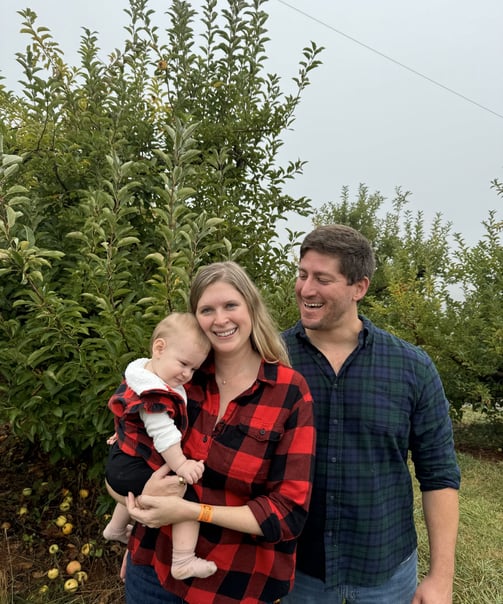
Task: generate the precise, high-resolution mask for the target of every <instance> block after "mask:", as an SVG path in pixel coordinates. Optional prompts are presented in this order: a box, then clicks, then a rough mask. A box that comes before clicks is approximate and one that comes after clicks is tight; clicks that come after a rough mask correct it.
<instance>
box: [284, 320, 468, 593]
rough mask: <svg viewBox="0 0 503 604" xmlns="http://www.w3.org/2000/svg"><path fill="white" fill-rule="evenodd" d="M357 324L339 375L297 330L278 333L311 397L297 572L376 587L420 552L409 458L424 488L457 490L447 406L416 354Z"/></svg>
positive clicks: (330, 583) (429, 367)
mask: <svg viewBox="0 0 503 604" xmlns="http://www.w3.org/2000/svg"><path fill="white" fill-rule="evenodd" d="M360 318H361V320H362V321H363V330H362V331H361V332H360V335H359V340H358V346H357V348H356V349H355V350H354V351H353V352H352V354H351V355H350V356H349V357H348V358H347V359H346V361H345V362H344V364H343V366H342V367H341V369H340V371H339V373H338V374H337V375H336V374H335V372H334V370H333V369H332V367H331V365H330V364H329V362H328V360H327V359H326V357H325V356H324V355H323V354H322V353H321V352H320V351H319V350H318V349H317V348H315V347H314V346H313V345H312V344H311V343H310V341H309V339H308V337H307V336H306V333H305V330H304V328H303V327H302V325H301V324H300V323H297V324H296V325H295V326H294V327H292V328H291V329H289V330H287V331H286V332H284V334H283V337H284V339H285V341H286V343H287V346H288V350H289V353H290V358H291V361H292V365H293V367H294V368H295V369H297V370H298V371H300V373H302V374H303V375H304V377H305V378H306V380H307V383H308V385H309V388H310V390H311V394H312V396H313V399H314V410H315V419H316V429H317V447H316V472H315V480H314V485H313V493H312V498H311V505H310V512H309V517H308V520H307V523H306V526H305V528H304V531H303V533H302V535H301V538H300V539H299V543H298V551H297V568H299V569H300V570H301V571H303V572H305V573H307V574H309V575H311V576H315V577H318V578H320V579H322V580H324V581H325V583H326V585H327V587H334V586H336V585H341V584H353V585H361V586H372V585H379V584H381V583H383V582H384V581H386V580H387V579H388V578H389V577H390V576H391V575H392V574H393V571H394V570H395V569H396V568H397V566H398V565H399V564H400V563H401V562H402V561H403V560H405V559H406V558H407V557H408V556H409V555H410V554H411V553H412V552H413V550H414V548H415V547H416V544H417V537H416V531H415V528H414V521H413V492H412V481H411V476H410V473H409V470H408V466H407V457H408V451H409V450H410V451H411V454H412V460H413V462H414V468H415V474H416V477H417V479H418V481H419V484H420V487H421V490H423V491H430V490H436V489H443V488H446V487H450V488H455V489H457V488H459V483H460V473H459V467H458V465H457V461H456V456H455V452H454V444H453V437H452V425H451V421H450V419H449V414H448V402H447V400H446V398H445V394H444V390H443V387H442V384H441V381H440V377H439V375H438V372H437V370H436V368H435V366H434V364H433V362H432V361H431V359H430V357H429V356H428V355H427V354H426V353H425V352H424V351H423V350H421V349H420V348H418V347H416V346H413V345H411V344H409V343H407V342H405V341H404V340H401V339H399V338H397V337H395V336H393V335H391V334H390V333H388V332H386V331H383V330H381V329H378V328H377V327H376V326H375V325H373V324H372V323H371V322H370V321H369V320H368V319H366V318H364V317H360Z"/></svg>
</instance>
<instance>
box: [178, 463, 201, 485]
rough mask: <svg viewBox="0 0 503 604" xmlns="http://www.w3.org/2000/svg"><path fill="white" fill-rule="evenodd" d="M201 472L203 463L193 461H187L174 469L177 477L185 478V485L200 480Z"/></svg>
mask: <svg viewBox="0 0 503 604" xmlns="http://www.w3.org/2000/svg"><path fill="white" fill-rule="evenodd" d="M203 472H204V463H203V462H202V461H195V460H194V459H187V461H184V462H183V463H182V465H181V466H179V467H178V468H177V469H176V473H177V475H178V476H182V477H183V478H185V480H186V481H187V484H195V483H196V482H197V481H198V480H199V479H200V478H201V476H202V475H203Z"/></svg>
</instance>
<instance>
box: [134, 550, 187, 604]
mask: <svg viewBox="0 0 503 604" xmlns="http://www.w3.org/2000/svg"><path fill="white" fill-rule="evenodd" d="M140 602H141V604H166V603H168V604H183V600H182V598H179V597H178V596H175V595H173V594H171V593H169V591H166V590H165V589H164V587H163V586H162V585H161V584H160V583H159V579H158V578H157V574H156V572H155V570H154V569H153V568H152V566H141V565H137V564H133V563H132V562H131V556H130V555H129V554H128V556H127V567H126V604H139V603H140Z"/></svg>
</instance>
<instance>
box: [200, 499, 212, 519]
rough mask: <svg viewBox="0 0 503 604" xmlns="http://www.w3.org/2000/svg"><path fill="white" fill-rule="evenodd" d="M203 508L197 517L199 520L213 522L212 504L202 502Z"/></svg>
mask: <svg viewBox="0 0 503 604" xmlns="http://www.w3.org/2000/svg"><path fill="white" fill-rule="evenodd" d="M200 505H201V510H200V512H199V516H198V517H197V520H198V522H211V518H212V516H213V507H212V506H211V505H206V504H205V503H201V504H200Z"/></svg>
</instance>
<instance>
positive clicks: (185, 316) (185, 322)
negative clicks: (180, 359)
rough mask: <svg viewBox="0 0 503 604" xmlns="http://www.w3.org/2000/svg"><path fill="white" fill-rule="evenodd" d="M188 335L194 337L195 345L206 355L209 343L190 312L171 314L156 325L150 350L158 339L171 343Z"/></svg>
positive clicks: (209, 346)
mask: <svg viewBox="0 0 503 604" xmlns="http://www.w3.org/2000/svg"><path fill="white" fill-rule="evenodd" d="M188 334H191V335H193V336H194V337H195V345H196V346H198V347H199V348H200V349H201V350H202V351H203V352H206V353H208V352H209V351H210V348H211V344H210V341H209V339H208V337H207V336H206V334H205V333H204V331H203V330H202V329H201V327H200V326H199V323H198V322H197V319H196V317H195V316H194V315H193V314H192V313H190V312H173V313H171V314H169V315H168V316H167V317H164V319H162V321H159V323H158V324H157V325H156V327H155V329H154V332H153V334H152V338H151V339H150V350H151V351H152V346H153V344H154V342H155V340H157V339H158V338H161V339H162V340H165V341H166V342H169V343H172V341H174V342H176V341H177V340H178V341H179V340H180V339H181V338H186V337H187V335H188Z"/></svg>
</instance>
